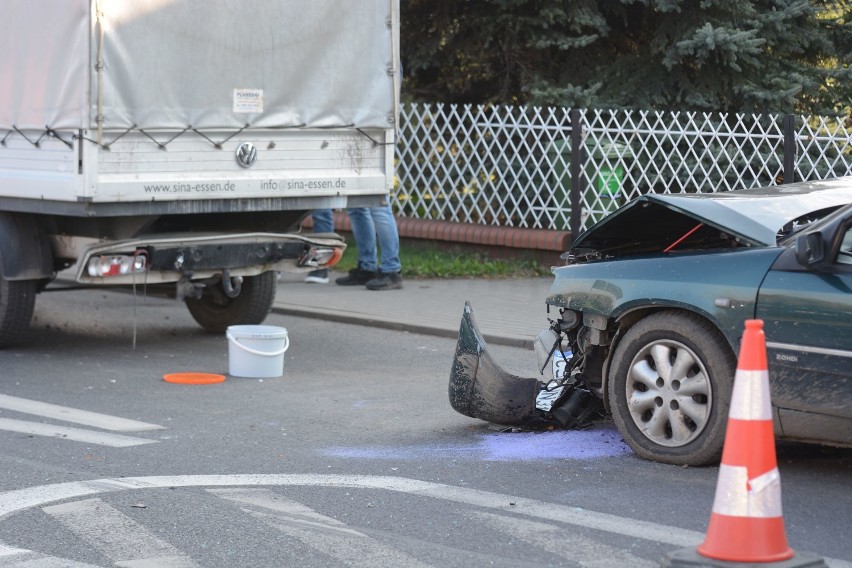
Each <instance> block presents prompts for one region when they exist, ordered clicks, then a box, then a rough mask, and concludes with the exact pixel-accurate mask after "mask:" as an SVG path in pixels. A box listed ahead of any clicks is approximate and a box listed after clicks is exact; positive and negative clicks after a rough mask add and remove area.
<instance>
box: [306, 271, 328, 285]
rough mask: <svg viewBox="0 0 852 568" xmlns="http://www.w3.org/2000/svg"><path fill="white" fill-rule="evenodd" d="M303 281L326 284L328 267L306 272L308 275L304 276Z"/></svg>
mask: <svg viewBox="0 0 852 568" xmlns="http://www.w3.org/2000/svg"><path fill="white" fill-rule="evenodd" d="M305 282H307V283H308V284H328V268H321V269H319V270H314V271H313V272H308V275H307V276H305Z"/></svg>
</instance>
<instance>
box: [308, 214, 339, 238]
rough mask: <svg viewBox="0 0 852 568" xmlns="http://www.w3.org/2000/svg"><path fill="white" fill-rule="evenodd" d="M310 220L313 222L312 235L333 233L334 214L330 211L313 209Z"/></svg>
mask: <svg viewBox="0 0 852 568" xmlns="http://www.w3.org/2000/svg"><path fill="white" fill-rule="evenodd" d="M311 219H313V221H314V231H313V232H314V233H333V232H334V214H333V213H332V211H331V209H314V210H313V211H311Z"/></svg>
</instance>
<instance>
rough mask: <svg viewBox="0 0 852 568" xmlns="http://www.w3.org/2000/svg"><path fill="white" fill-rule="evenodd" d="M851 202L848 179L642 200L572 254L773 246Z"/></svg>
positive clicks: (587, 236) (595, 229)
mask: <svg viewBox="0 0 852 568" xmlns="http://www.w3.org/2000/svg"><path fill="white" fill-rule="evenodd" d="M848 203H852V176H848V177H843V178H836V179H831V180H823V181H811V182H801V183H793V184H788V185H780V186H770V187H763V188H756V189H746V190H739V191H725V192H719V193H692V194H677V195H657V194H648V195H643V196H641V197H639V198H637V199H635V200H633V201H631V202H630V203H628V204H627V205H625V206H624V207H622V208H621V209H619V210H618V211H616V212H615V213H613V214H612V215H610V216H608V217H606V218H605V219H603V220H602V221H600V222H598V223H597V224H595V225H594V226H592V227H591V228H590V229H588V230H587V231H585V232H583V233H582V234H580V236H579V237H578V238H577V239H576V240H575V241H574V244H573V246H572V252H573V251H583V250H593V251H596V253H598V254H602V255H604V256H622V255H625V254H639V253H643V252H660V251H668V250H674V249H675V248H676V250H684V249H692V250H705V249H711V248H729V247H737V246H766V247H769V246H776V244H777V242H778V239H779V238H781V237H783V236H785V235H786V234H788V233H789V231H791V230H793V229H794V228H795V226H796V224H797V223H799V222H804V221H805V220H807V219H808V217H809V216H810V215H816V214H818V213H820V212H825V211H830V210H833V209H836V208H838V207H840V206H843V205H846V204H848Z"/></svg>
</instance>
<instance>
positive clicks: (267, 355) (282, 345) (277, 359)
mask: <svg viewBox="0 0 852 568" xmlns="http://www.w3.org/2000/svg"><path fill="white" fill-rule="evenodd" d="M225 335H226V336H227V338H228V374H229V375H231V376H232V377H247V378H252V379H255V378H257V379H262V378H268V377H280V376H281V375H283V374H284V353H285V352H286V351H287V348H288V347H290V338H289V337H287V330H286V329H284V328H283V327H276V326H273V325H231V326H228V331H227V332H226V333H225Z"/></svg>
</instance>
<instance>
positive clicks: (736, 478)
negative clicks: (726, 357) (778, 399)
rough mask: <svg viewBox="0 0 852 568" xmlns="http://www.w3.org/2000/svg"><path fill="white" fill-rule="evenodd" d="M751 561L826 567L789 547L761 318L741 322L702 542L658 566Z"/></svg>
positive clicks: (788, 566)
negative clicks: (722, 442) (719, 458)
mask: <svg viewBox="0 0 852 568" xmlns="http://www.w3.org/2000/svg"><path fill="white" fill-rule="evenodd" d="M753 562H754V563H762V566H765V567H767V568H768V567H769V566H773V567H778V568H782V567H783V568H804V567H808V568H810V567H825V566H827V564H826V563H825V561H824V559H822V558H821V557H819V556H817V555H814V554H812V553H807V552H806V553H798V554H797V553H795V552H794V551H793V549H791V548H790V547H789V546H788V545H787V536H786V534H785V532H784V517H783V515H782V513H781V477H780V475H779V474H778V463H777V460H776V457H775V433H774V431H773V426H772V403H771V400H770V394H769V371H768V366H767V363H766V338H765V336H764V334H763V321H762V320H747V321H746V322H745V333H744V335H743V340H742V344H741V345H740V355H739V360H738V362H737V373H736V376H735V377H734V390H733V395H732V396H731V408H730V412H729V414H728V429H727V431H726V433H725V445H724V449H723V450H722V463H721V465H720V466H719V479H718V482H717V484H716V497H715V499H714V501H713V512H712V514H711V515H710V525H709V526H708V527H707V534H706V535H705V538H704V542H703V543H702V544H701V545H699V546H698V547H697V548H695V549H683V550H679V551H676V552H673V553H670V554H668V555H667V556H666V558H665V559H664V563H663V565H664V566H670V567H673V568H683V567H689V568H692V567H717V566H718V567H727V566H734V565H735V566H737V567H739V566H742V565H743V564H741V563H753ZM730 563H736V564H730Z"/></svg>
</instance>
